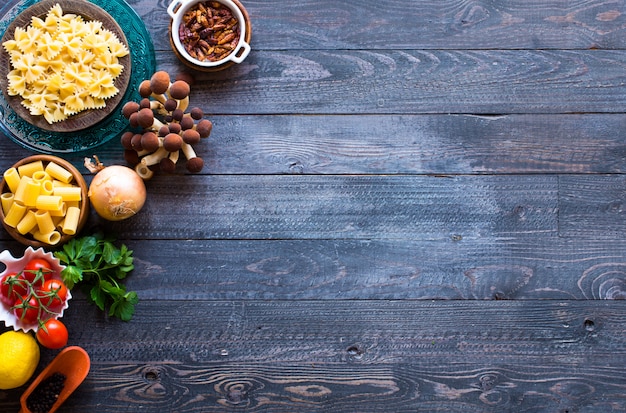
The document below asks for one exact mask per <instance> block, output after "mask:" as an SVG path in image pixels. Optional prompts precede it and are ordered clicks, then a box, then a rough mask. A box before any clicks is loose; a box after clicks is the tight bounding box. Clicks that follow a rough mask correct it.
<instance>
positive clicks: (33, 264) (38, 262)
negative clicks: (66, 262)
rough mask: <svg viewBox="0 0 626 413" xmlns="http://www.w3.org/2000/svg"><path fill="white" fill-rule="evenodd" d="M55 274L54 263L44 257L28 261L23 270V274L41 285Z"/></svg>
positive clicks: (33, 282) (32, 281)
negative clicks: (51, 263)
mask: <svg viewBox="0 0 626 413" xmlns="http://www.w3.org/2000/svg"><path fill="white" fill-rule="evenodd" d="M53 275H54V270H53V269H52V265H50V263H49V262H48V261H47V260H45V259H43V258H33V259H32V260H30V261H28V263H26V265H25V266H24V270H23V271H22V276H23V277H24V278H25V279H27V280H28V281H30V282H31V283H32V284H35V285H41V284H43V283H44V281H46V280H49V279H51V278H52V276H53Z"/></svg>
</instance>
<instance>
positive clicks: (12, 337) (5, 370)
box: [0, 331, 39, 390]
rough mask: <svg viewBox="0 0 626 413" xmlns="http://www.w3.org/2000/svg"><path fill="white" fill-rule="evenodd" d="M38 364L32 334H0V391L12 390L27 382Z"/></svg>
mask: <svg viewBox="0 0 626 413" xmlns="http://www.w3.org/2000/svg"><path fill="white" fill-rule="evenodd" d="M37 364H39V345H38V344H37V341H36V340H35V338H34V337H33V336H32V334H29V333H25V332H23V331H7V332H6V333H3V334H0V390H7V389H14V388H16V387H20V386H21V385H23V384H24V383H26V382H27V381H28V379H30V378H31V377H32V375H33V373H34V372H35V369H36V368H37Z"/></svg>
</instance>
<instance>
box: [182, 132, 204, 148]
mask: <svg viewBox="0 0 626 413" xmlns="http://www.w3.org/2000/svg"><path fill="white" fill-rule="evenodd" d="M183 141H184V142H185V143H188V144H189V145H195V144H197V143H198V142H200V134H199V133H198V131H197V130H195V129H187V130H185V131H184V132H183Z"/></svg>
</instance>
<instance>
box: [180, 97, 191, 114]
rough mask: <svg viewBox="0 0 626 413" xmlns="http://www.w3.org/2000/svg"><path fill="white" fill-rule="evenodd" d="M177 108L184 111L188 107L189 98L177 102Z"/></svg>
mask: <svg viewBox="0 0 626 413" xmlns="http://www.w3.org/2000/svg"><path fill="white" fill-rule="evenodd" d="M178 107H179V108H180V109H181V110H183V111H185V110H186V109H187V108H188V107H189V96H187V97H186V98H184V99H181V100H179V101H178Z"/></svg>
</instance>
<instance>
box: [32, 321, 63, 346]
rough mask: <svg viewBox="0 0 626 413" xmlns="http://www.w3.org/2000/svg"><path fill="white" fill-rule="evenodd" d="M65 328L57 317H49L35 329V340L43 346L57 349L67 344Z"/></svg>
mask: <svg viewBox="0 0 626 413" xmlns="http://www.w3.org/2000/svg"><path fill="white" fill-rule="evenodd" d="M67 338H68V333H67V328H66V327H65V324H63V323H62V322H60V321H59V320H57V319H54V318H51V319H49V320H48V321H46V322H45V323H43V324H42V325H40V326H39V329H38V330H37V341H39V344H41V345H42V346H44V347H47V348H51V349H58V348H61V347H64V346H65V345H66V344H67Z"/></svg>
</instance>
